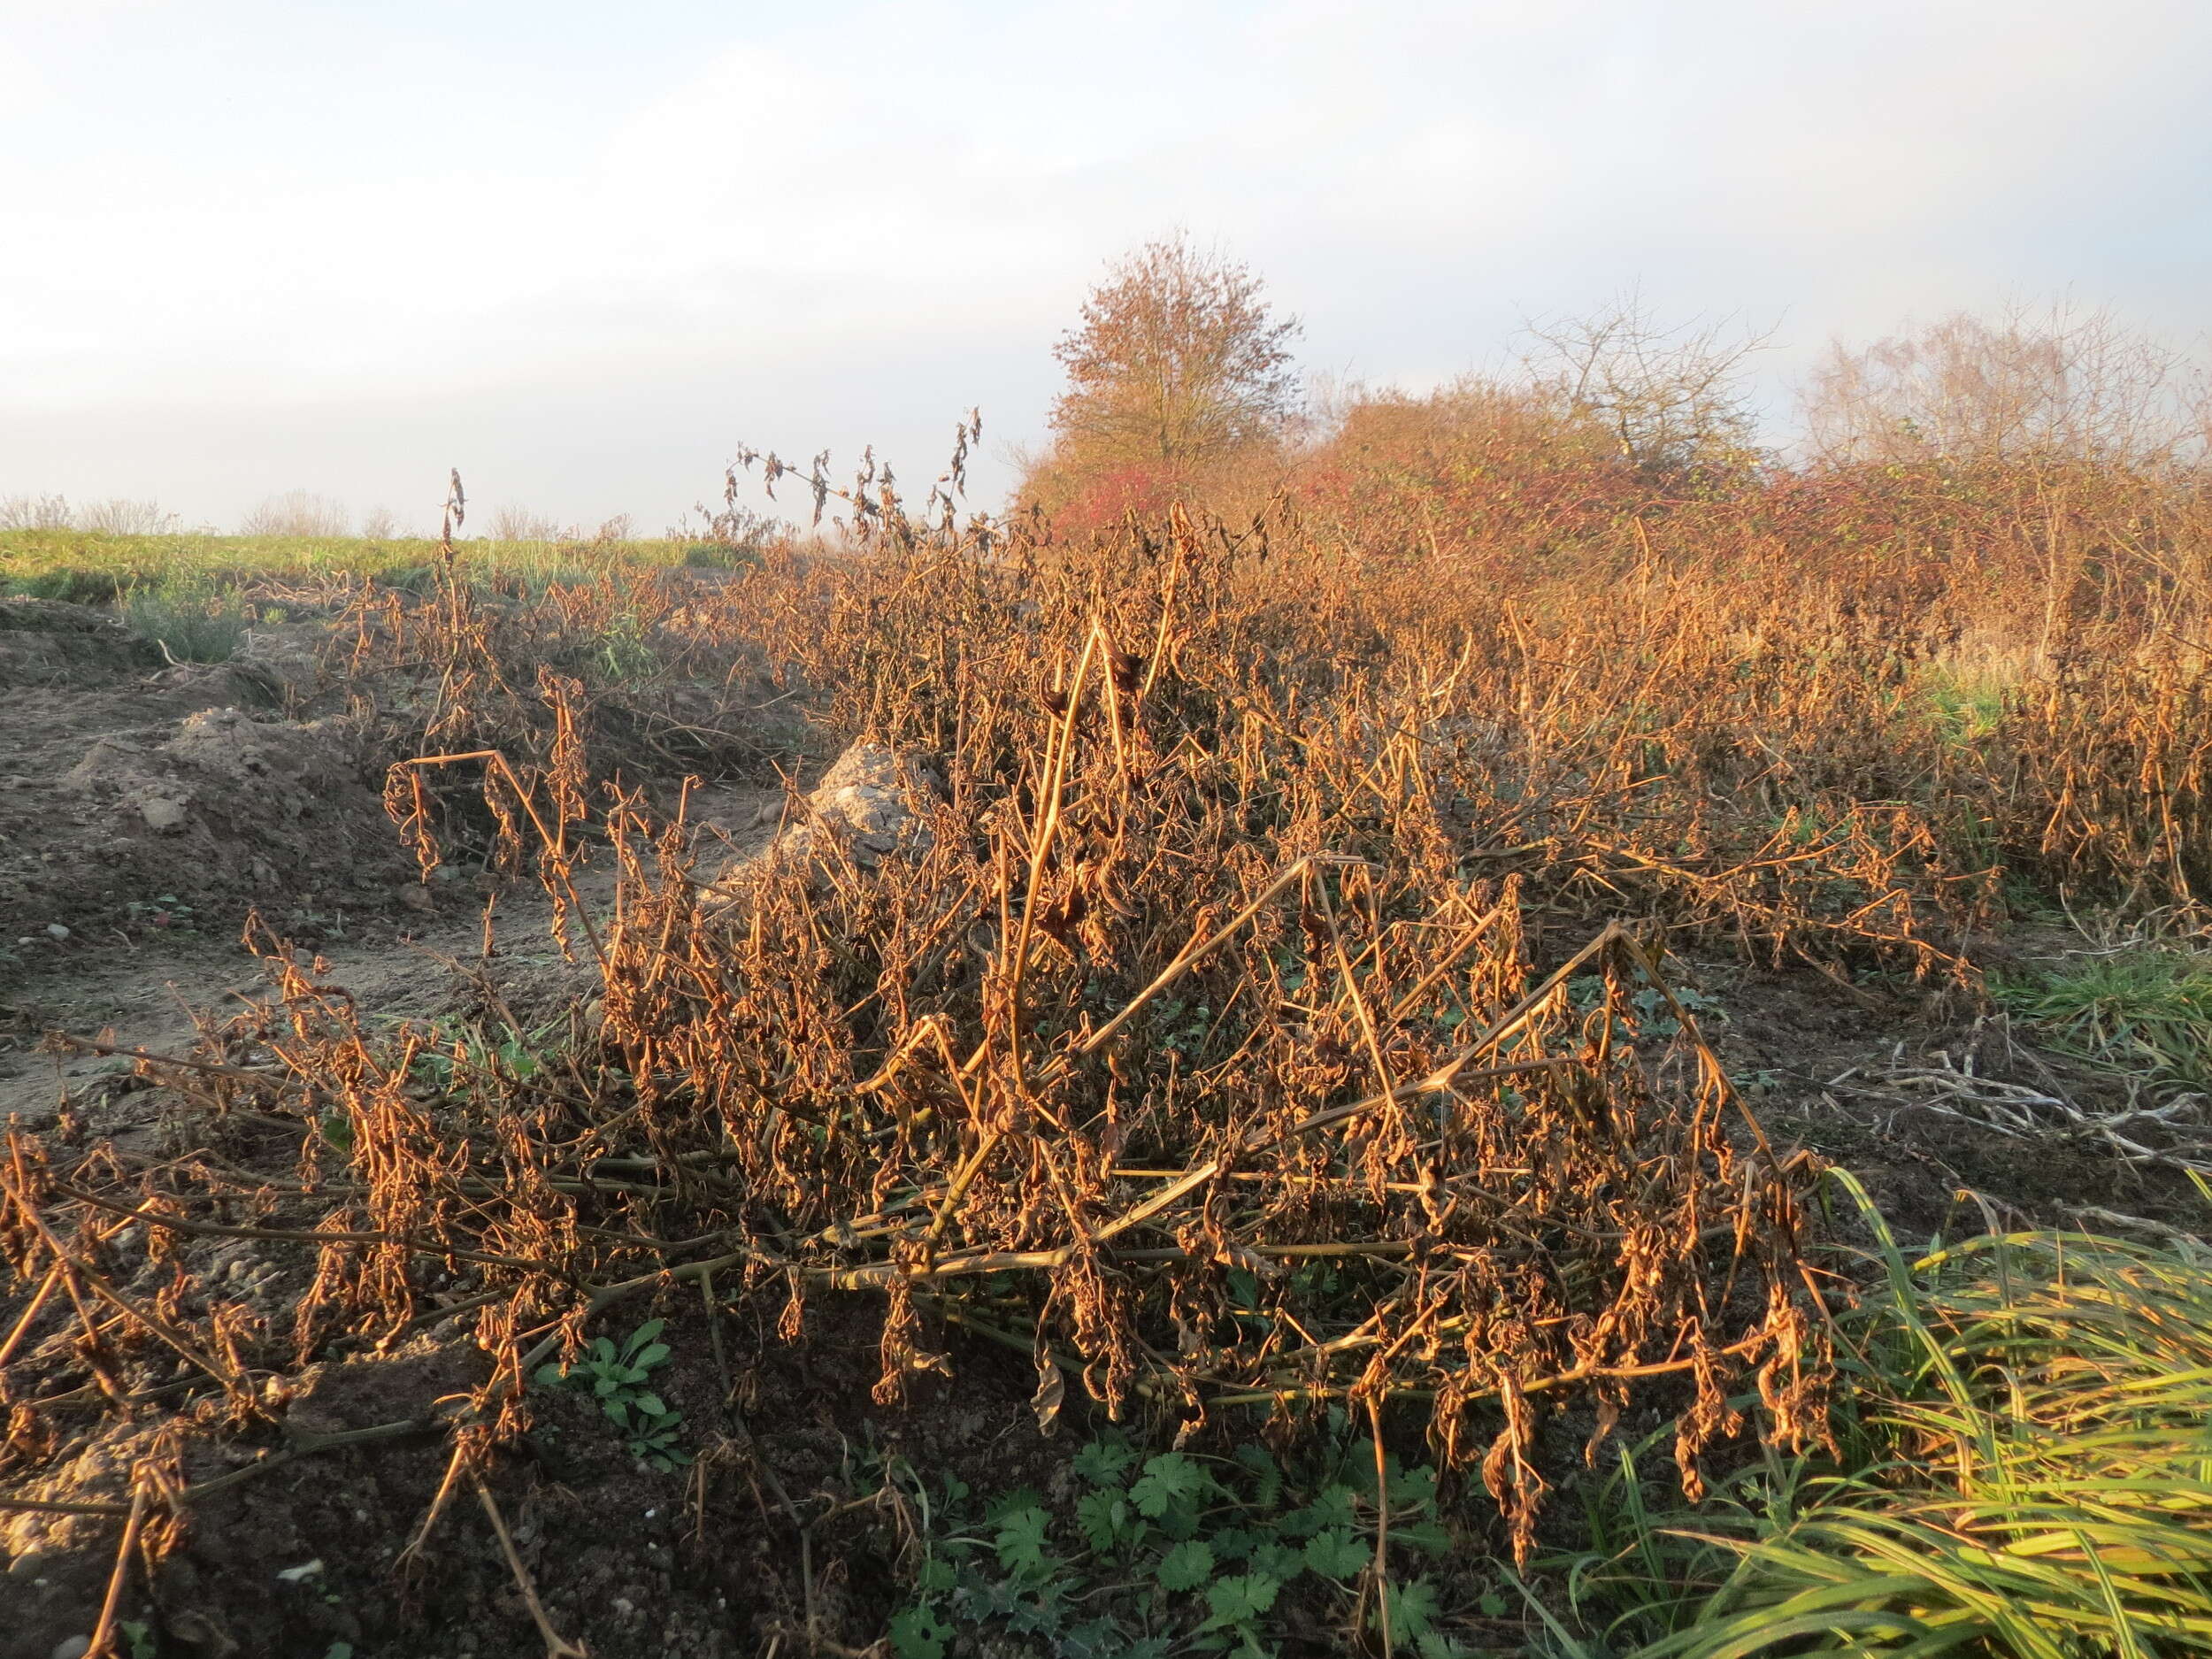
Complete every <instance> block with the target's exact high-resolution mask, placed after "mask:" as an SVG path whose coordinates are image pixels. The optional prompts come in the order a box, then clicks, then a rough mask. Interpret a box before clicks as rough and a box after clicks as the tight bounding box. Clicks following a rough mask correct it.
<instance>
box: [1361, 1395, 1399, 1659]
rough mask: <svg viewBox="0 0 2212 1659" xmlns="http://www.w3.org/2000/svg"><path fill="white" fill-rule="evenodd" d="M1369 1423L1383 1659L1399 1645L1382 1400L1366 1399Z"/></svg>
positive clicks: (1377, 1590) (1377, 1398) (1376, 1568)
mask: <svg viewBox="0 0 2212 1659" xmlns="http://www.w3.org/2000/svg"><path fill="white" fill-rule="evenodd" d="M1367 1423H1368V1429H1369V1432H1370V1433H1371V1435H1372V1437H1373V1440H1374V1446H1375V1603H1376V1606H1377V1607H1378V1609H1380V1611H1381V1614H1382V1618H1381V1624H1382V1646H1383V1659H1391V1655H1393V1654H1394V1653H1395V1652H1396V1651H1397V1646H1396V1644H1395V1643H1394V1642H1393V1641H1392V1640H1391V1634H1390V1468H1389V1464H1388V1462H1387V1461H1386V1458H1385V1456H1384V1455H1383V1431H1382V1399H1381V1396H1380V1395H1379V1394H1369V1395H1368V1396H1367Z"/></svg>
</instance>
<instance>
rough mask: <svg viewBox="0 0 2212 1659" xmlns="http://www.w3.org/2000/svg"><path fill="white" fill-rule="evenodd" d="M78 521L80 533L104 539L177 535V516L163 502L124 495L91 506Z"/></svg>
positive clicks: (80, 512)
mask: <svg viewBox="0 0 2212 1659" xmlns="http://www.w3.org/2000/svg"><path fill="white" fill-rule="evenodd" d="M74 518H75V519H76V524H77V527H78V528H79V529H81V530H90V531H93V532H95V533H96V534H100V535H173V534H175V533H176V528H177V515H176V514H174V513H173V512H167V511H164V510H163V508H162V505H161V503H159V502H157V501H134V500H132V499H130V498H129V497H127V496H124V495H111V496H109V497H108V498H107V499H106V500H105V501H89V502H87V503H84V504H83V505H82V506H81V507H79V508H78V509H77V511H76V513H75V514H74Z"/></svg>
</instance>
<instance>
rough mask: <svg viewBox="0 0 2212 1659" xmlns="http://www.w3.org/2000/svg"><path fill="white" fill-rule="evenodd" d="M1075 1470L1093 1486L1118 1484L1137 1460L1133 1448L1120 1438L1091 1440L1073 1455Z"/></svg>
mask: <svg viewBox="0 0 2212 1659" xmlns="http://www.w3.org/2000/svg"><path fill="white" fill-rule="evenodd" d="M1074 1461H1075V1472H1076V1473H1077V1474H1079V1475H1080V1476H1081V1477H1082V1478H1083V1479H1086V1480H1087V1481H1089V1482H1090V1483H1091V1484H1092V1485H1093V1486H1119V1485H1120V1484H1121V1483H1122V1481H1123V1480H1125V1479H1127V1478H1128V1474H1129V1471H1130V1469H1131V1468H1132V1467H1133V1466H1134V1464H1135V1463H1136V1461H1137V1454H1136V1451H1135V1449H1134V1448H1132V1447H1131V1446H1129V1445H1128V1444H1127V1443H1126V1442H1125V1441H1122V1440H1093V1441H1092V1442H1091V1443H1090V1444H1089V1445H1088V1446H1086V1447H1085V1448H1083V1449H1082V1450H1081V1451H1079V1452H1078V1453H1076V1455H1075V1459H1074Z"/></svg>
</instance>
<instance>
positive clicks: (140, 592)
mask: <svg viewBox="0 0 2212 1659" xmlns="http://www.w3.org/2000/svg"><path fill="white" fill-rule="evenodd" d="M115 609H116V614H117V615H118V616H119V617H120V618H122V620H123V621H124V622H125V623H126V624H127V625H128V626H129V627H130V629H131V631H132V632H133V633H134V634H141V635H143V636H144V637H145V638H147V639H150V640H152V641H155V642H156V643H157V644H158V645H159V646H160V647H161V649H162V650H163V651H164V652H165V654H166V655H167V656H168V657H169V659H170V661H172V662H175V663H227V662H228V661H230V659H231V658H232V657H234V656H236V655H237V654H238V648H239V647H240V646H241V645H242V644H243V643H244V642H245V638H246V630H247V629H248V628H250V627H251V626H253V625H254V622H255V621H256V619H257V618H256V617H255V615H254V614H253V612H252V610H251V608H250V606H248V605H247V603H245V602H244V601H243V600H242V597H241V596H240V595H239V593H238V591H237V590H236V589H235V588H231V589H227V590H222V591H218V592H214V593H198V594H195V593H192V592H189V591H180V589H179V588H177V587H174V586H172V587H165V588H139V589H134V590H127V591H125V592H123V593H121V594H119V595H116V596H115Z"/></svg>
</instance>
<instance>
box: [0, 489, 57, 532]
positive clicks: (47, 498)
mask: <svg viewBox="0 0 2212 1659" xmlns="http://www.w3.org/2000/svg"><path fill="white" fill-rule="evenodd" d="M72 524H73V518H72V517H71V515H70V511H69V498H68V497H67V496H65V495H9V496H6V497H4V498H0V530H66V529H68V528H69V527H70V526H71V525H72Z"/></svg>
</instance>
